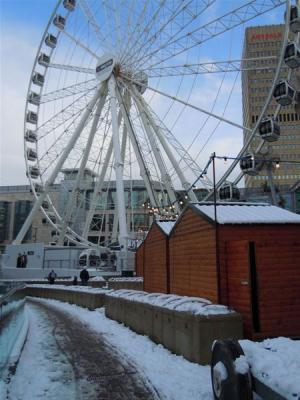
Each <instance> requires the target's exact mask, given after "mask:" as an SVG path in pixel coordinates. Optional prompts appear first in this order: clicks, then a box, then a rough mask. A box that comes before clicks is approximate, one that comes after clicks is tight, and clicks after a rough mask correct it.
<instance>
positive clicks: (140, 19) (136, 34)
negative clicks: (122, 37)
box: [121, 1, 149, 60]
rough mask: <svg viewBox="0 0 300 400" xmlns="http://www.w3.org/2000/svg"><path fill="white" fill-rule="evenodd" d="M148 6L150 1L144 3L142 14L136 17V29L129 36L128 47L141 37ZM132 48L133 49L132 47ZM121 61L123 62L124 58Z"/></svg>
mask: <svg viewBox="0 0 300 400" xmlns="http://www.w3.org/2000/svg"><path fill="white" fill-rule="evenodd" d="M148 4H149V1H145V2H144V6H143V8H142V10H141V12H140V14H139V15H138V16H137V17H136V21H135V22H134V23H135V25H134V26H135V29H133V30H132V31H131V32H130V34H129V35H128V38H127V40H126V45H128V43H130V44H131V43H133V42H135V41H136V40H137V39H135V37H137V38H138V37H139V35H140V33H141V29H142V23H143V20H144V19H145V14H146V12H147V8H148ZM130 48H131V45H130ZM121 60H123V57H122V59H121Z"/></svg>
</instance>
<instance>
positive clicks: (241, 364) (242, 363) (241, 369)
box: [234, 355, 249, 375]
mask: <svg viewBox="0 0 300 400" xmlns="http://www.w3.org/2000/svg"><path fill="white" fill-rule="evenodd" d="M234 368H235V371H236V372H237V373H238V374H241V375H244V374H247V373H248V372H249V364H248V362H247V358H246V357H245V356H243V355H241V356H239V357H238V358H237V359H236V360H235V361H234Z"/></svg>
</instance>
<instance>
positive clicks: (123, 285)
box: [108, 279, 143, 290]
mask: <svg viewBox="0 0 300 400" xmlns="http://www.w3.org/2000/svg"><path fill="white" fill-rule="evenodd" d="M108 289H113V290H118V289H131V290H143V282H142V281H129V280H128V281H126V280H125V279H124V280H123V281H122V280H120V281H110V280H109V281H108Z"/></svg>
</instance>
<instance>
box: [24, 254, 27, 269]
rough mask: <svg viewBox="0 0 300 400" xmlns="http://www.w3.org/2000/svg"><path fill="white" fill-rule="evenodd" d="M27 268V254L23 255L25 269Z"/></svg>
mask: <svg viewBox="0 0 300 400" xmlns="http://www.w3.org/2000/svg"><path fill="white" fill-rule="evenodd" d="M26 267H27V255H26V253H23V268H26Z"/></svg>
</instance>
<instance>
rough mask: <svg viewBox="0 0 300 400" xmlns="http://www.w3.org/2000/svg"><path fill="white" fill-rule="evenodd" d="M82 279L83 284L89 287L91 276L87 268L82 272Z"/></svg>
mask: <svg viewBox="0 0 300 400" xmlns="http://www.w3.org/2000/svg"><path fill="white" fill-rule="evenodd" d="M80 279H81V284H82V285H83V286H87V284H88V280H89V279H90V275H89V272H88V271H87V270H86V269H85V268H83V270H82V271H81V272H80Z"/></svg>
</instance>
